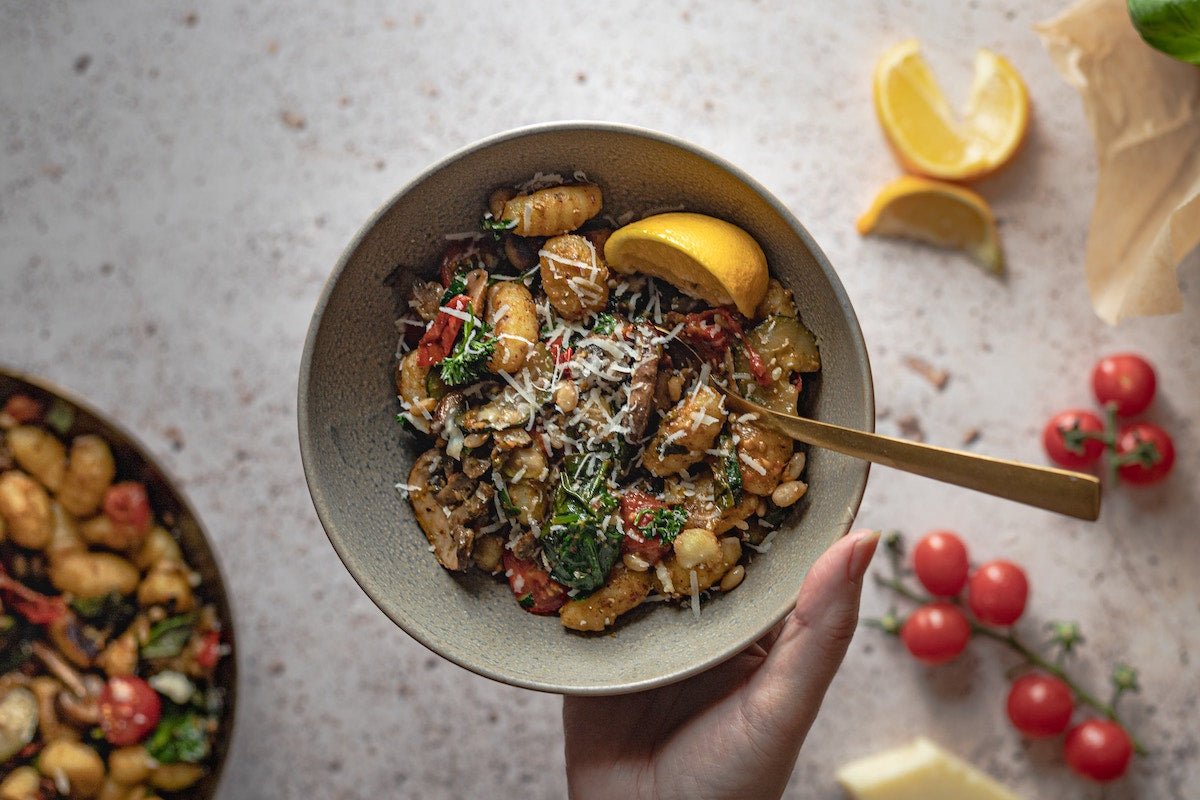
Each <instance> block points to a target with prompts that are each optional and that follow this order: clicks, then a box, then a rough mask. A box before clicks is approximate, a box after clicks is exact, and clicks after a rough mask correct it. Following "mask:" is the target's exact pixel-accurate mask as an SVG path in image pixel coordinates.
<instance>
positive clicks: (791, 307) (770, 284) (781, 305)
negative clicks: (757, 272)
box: [754, 278, 800, 320]
mask: <svg viewBox="0 0 1200 800" xmlns="http://www.w3.org/2000/svg"><path fill="white" fill-rule="evenodd" d="M771 316H780V317H792V318H796V317H798V316H800V314H799V312H798V311H797V310H796V300H795V298H794V297H793V295H792V290H791V289H785V288H784V287H783V284H781V283H780V282H779V281H777V280H775V279H774V278H771V279H770V280H769V281H767V293H766V294H765V295H763V299H762V301H761V302H760V303H759V304H758V308H756V309H754V319H756V320H759V319H766V318H767V317H771Z"/></svg>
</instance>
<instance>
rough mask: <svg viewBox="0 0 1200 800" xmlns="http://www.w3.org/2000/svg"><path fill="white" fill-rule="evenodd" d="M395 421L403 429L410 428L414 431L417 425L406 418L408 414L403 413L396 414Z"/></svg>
mask: <svg viewBox="0 0 1200 800" xmlns="http://www.w3.org/2000/svg"><path fill="white" fill-rule="evenodd" d="M396 422H399V423H400V427H402V428H404V429H405V430H410V431H414V432H415V431H416V430H417V427H416V426H415V425H413V424H412V420H410V419H409V418H408V416H407V415H405V414H397V415H396Z"/></svg>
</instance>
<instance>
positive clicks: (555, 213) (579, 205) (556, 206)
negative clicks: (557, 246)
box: [491, 183, 603, 236]
mask: <svg viewBox="0 0 1200 800" xmlns="http://www.w3.org/2000/svg"><path fill="white" fill-rule="evenodd" d="M506 194H507V192H502V193H497V194H493V195H492V198H491V204H492V209H491V210H492V216H493V217H495V218H496V219H497V220H504V221H514V222H515V223H516V226H515V227H514V228H513V229H512V232H513V233H515V234H517V235H518V236H558V235H559V234H562V233H570V232H571V231H573V230H576V229H577V228H579V226H580V225H582V224H583V223H585V222H587V221H588V220H589V219H591V218H592V217H594V216H596V215H597V214H599V213H600V209H601V208H602V207H603V198H602V195H601V192H600V187H599V186H596V185H594V184H591V183H575V184H567V185H565V186H552V187H549V188H546V189H538V190H537V191H535V192H530V193H529V194H521V195H516V196H514V197H508V198H506V197H505V195H506Z"/></svg>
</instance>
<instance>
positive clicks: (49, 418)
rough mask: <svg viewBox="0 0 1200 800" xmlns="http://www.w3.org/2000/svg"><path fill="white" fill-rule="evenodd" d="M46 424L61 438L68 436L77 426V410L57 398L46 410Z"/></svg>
mask: <svg viewBox="0 0 1200 800" xmlns="http://www.w3.org/2000/svg"><path fill="white" fill-rule="evenodd" d="M46 424H47V425H48V426H49V427H50V428H51V429H53V430H54V432H55V433H57V434H58V435H59V436H66V435H67V432H68V431H70V430H71V426H72V425H74V424H75V409H74V408H72V407H71V406H69V405H67V404H66V403H65V402H63V401H62V400H59V399H58V398H55V400H54V402H52V403H51V404H50V408H48V409H46Z"/></svg>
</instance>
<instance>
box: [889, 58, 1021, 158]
mask: <svg viewBox="0 0 1200 800" xmlns="http://www.w3.org/2000/svg"><path fill="white" fill-rule="evenodd" d="M874 96H875V113H876V115H877V116H878V118H879V124H880V125H881V126H882V128H883V132H884V135H885V137H886V138H887V141H888V144H889V146H890V147H891V148H892V152H893V153H894V154H895V156H896V159H897V161H899V162H900V165H901V166H902V167H904V169H905V170H907V171H908V172H912V173H915V174H918V175H924V176H927V177H930V178H940V179H942V180H951V181H976V180H980V179H982V178H985V177H987V176H989V175H991V174H993V173H995V172H996V171H998V170H999V169H1001V168H1002V167H1004V166H1005V165H1006V164H1008V163H1009V162H1010V161H1011V160H1012V159H1013V157H1014V156H1015V155H1016V153H1017V151H1018V150H1019V149H1020V147H1021V144H1022V142H1024V140H1025V134H1026V132H1027V131H1028V128H1029V92H1028V90H1027V88H1026V86H1025V82H1024V81H1023V80H1022V79H1021V76H1020V74H1019V73H1018V72H1017V71H1016V70H1015V69H1014V68H1013V66H1012V64H1010V63H1009V62H1008V61H1007V60H1005V59H1004V58H1002V57H1001V56H998V55H996V54H995V53H993V52H992V51H990V50H987V49H984V48H981V49H980V50H978V51H977V53H976V56H975V74H974V78H973V80H972V83H971V89H970V92H969V95H968V97H967V105H966V109H965V111H964V113H963V114H962V116H959V115H958V114H957V113H955V111H954V110H953V109H952V108H951V107H950V104H949V103H948V102H947V100H946V96H945V94H943V92H942V89H941V87H940V86H939V85H938V83H937V80H936V78H935V77H934V75H933V71H932V70H931V69H930V68H929V65H928V63H926V61H925V59H924V57H923V56H922V55H921V45H920V43H919V42H918V41H917V40H915V39H909V40H907V41H904V42H901V43H900V44H897V45H895V46H894V47H892V48H891V49H889V50H888V51H886V52H885V53H884V54H883V55H882V56H881V57H880V59H879V61H878V62H877V64H876V66H875V75H874Z"/></svg>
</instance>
